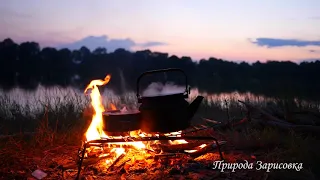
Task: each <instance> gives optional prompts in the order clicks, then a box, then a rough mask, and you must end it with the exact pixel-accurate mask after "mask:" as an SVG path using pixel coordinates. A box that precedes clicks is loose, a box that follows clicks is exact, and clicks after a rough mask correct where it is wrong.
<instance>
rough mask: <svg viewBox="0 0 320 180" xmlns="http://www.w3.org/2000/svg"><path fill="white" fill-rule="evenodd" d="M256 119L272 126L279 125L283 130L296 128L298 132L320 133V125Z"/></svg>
mask: <svg viewBox="0 0 320 180" xmlns="http://www.w3.org/2000/svg"><path fill="white" fill-rule="evenodd" d="M254 121H256V122H258V123H260V124H264V125H268V126H272V127H277V128H280V129H283V130H294V131H297V132H307V133H314V134H320V127H319V126H312V125H293V124H285V123H280V122H275V121H263V120H260V119H255V120H254Z"/></svg>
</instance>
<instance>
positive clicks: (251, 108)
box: [238, 100, 290, 125]
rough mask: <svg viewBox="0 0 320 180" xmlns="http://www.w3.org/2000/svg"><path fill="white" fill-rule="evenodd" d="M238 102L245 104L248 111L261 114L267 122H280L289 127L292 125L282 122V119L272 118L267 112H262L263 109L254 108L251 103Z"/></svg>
mask: <svg viewBox="0 0 320 180" xmlns="http://www.w3.org/2000/svg"><path fill="white" fill-rule="evenodd" d="M238 101H239V102H240V103H242V104H244V105H245V106H246V107H247V109H248V111H250V110H255V111H257V112H259V113H260V114H262V115H264V116H265V117H266V118H267V120H271V121H276V122H279V123H285V124H288V125H289V124H290V123H288V122H286V121H284V120H281V119H278V118H276V117H274V116H272V115H271V114H269V113H267V112H266V111H264V110H262V109H260V108H258V107H254V106H252V105H251V104H249V103H246V102H243V101H240V100H238Z"/></svg>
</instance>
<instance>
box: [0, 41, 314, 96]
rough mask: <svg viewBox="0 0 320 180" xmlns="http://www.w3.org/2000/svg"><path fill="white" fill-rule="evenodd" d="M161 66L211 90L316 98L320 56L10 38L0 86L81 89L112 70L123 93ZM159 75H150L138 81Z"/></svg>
mask: <svg viewBox="0 0 320 180" xmlns="http://www.w3.org/2000/svg"><path fill="white" fill-rule="evenodd" d="M162 68H181V69H182V70H184V71H185V72H186V73H187V74H188V77H189V84H190V85H191V86H192V87H197V88H198V89H199V90H200V91H206V92H209V93H211V92H215V93H217V92H218V93H219V92H232V91H239V92H247V91H250V92H252V93H256V94H263V95H267V96H276V97H289V98H293V97H300V98H306V99H308V98H309V99H315V98H319V95H318V94H319V93H318V92H320V91H319V90H320V83H318V78H319V77H320V61H315V62H302V63H300V64H297V63H293V62H290V61H285V62H277V61H268V62H266V63H261V62H259V61H257V62H255V63H253V64H252V65H250V64H248V63H246V62H241V63H235V62H229V61H225V60H221V59H217V58H213V57H211V58H209V59H208V60H205V59H203V60H200V61H199V62H193V61H192V59H191V58H190V57H185V56H184V57H181V58H179V57H177V56H175V55H173V56H169V55H168V53H160V52H151V51H150V50H143V51H137V52H129V51H127V50H125V49H121V48H119V49H117V50H115V51H114V52H111V53H108V50H107V49H105V48H104V47H98V48H97V49H95V50H93V51H92V52H91V51H90V50H89V49H88V48H87V47H84V46H83V47H81V48H80V49H78V50H74V51H71V50H69V49H60V50H58V49H55V48H52V47H45V48H42V49H41V48H40V46H39V44H38V43H36V42H23V43H21V44H17V43H15V42H13V41H12V40H11V39H9V38H7V39H4V40H3V41H2V42H0V86H1V88H2V89H5V90H10V89H12V88H14V87H17V86H19V87H21V88H24V89H28V90H33V89H35V88H36V87H37V86H38V85H39V84H41V85H43V86H62V87H66V86H73V87H76V88H84V86H85V85H86V84H88V83H89V82H90V81H91V80H92V79H95V78H103V77H104V76H105V75H106V74H111V75H112V81H110V84H109V87H111V88H112V89H115V90H116V91H115V92H117V93H123V92H125V90H135V88H136V79H137V77H138V76H139V75H140V74H141V73H142V72H144V71H147V70H153V69H162ZM75 77H78V78H75ZM158 79H159V77H152V78H150V79H149V80H146V81H145V82H144V83H142V86H143V87H145V86H146V85H148V83H150V82H152V81H155V80H158ZM167 80H170V81H174V82H176V83H177V84H183V83H184V81H183V78H181V77H178V76H176V75H174V76H173V75H172V76H168V77H167Z"/></svg>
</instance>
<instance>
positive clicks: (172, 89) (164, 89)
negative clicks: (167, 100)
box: [142, 82, 185, 97]
mask: <svg viewBox="0 0 320 180" xmlns="http://www.w3.org/2000/svg"><path fill="white" fill-rule="evenodd" d="M184 91H185V87H182V86H177V85H174V84H173V83H171V82H169V83H166V84H162V83H160V82H154V83H151V84H150V85H149V86H148V87H147V89H145V90H144V91H143V92H142V96H144V97H152V96H162V95H170V94H177V93H183V92H184Z"/></svg>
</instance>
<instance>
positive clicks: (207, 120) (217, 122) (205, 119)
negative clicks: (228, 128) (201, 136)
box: [202, 118, 221, 124]
mask: <svg viewBox="0 0 320 180" xmlns="http://www.w3.org/2000/svg"><path fill="white" fill-rule="evenodd" d="M202 119H203V120H204V121H205V122H209V123H212V124H221V122H219V121H215V120H212V119H208V118H202Z"/></svg>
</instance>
